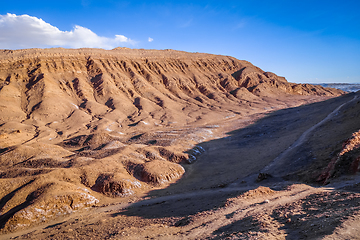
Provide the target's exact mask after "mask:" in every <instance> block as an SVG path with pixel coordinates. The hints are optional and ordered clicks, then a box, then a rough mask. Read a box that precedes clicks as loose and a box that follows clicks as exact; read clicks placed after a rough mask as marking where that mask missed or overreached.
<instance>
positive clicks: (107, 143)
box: [0, 49, 360, 239]
mask: <svg viewBox="0 0 360 240" xmlns="http://www.w3.org/2000/svg"><path fill="white" fill-rule="evenodd" d="M0 62H1V65H0V66H1V69H2V71H1V76H0V80H1V82H0V83H1V86H0V99H1V102H0V103H1V106H0V111H1V113H2V114H1V116H0V120H1V124H0V133H1V135H0V144H1V149H0V163H1V164H0V165H1V166H0V167H1V169H0V170H1V172H0V176H1V179H0V180H1V181H0V186H1V187H2V189H1V200H0V210H1V216H0V219H1V224H2V225H1V235H0V237H1V238H3V239H149V238H150V239H317V238H329V239H356V238H357V236H358V234H359V233H358V229H360V228H359V226H357V223H358V218H359V215H358V208H359V204H358V201H357V198H358V197H360V195H359V186H360V185H359V182H360V179H359V177H358V173H357V172H358V163H359V160H358V159H359V158H358V157H359V156H360V154H359V150H358V148H359V147H360V145H359V142H360V139H359V137H358V135H357V132H358V130H359V125H360V124H359V121H358V119H359V113H360V109H359V102H360V100H359V99H358V95H359V94H358V93H352V94H346V95H341V94H342V92H341V91H337V90H335V89H325V88H322V87H319V86H312V85H298V84H292V83H288V82H287V81H286V80H285V79H284V78H281V77H278V76H276V75H275V74H273V73H268V72H263V71H262V70H261V69H259V68H257V67H255V66H253V65H252V64H251V63H248V62H246V61H240V60H236V59H233V58H231V57H225V56H215V55H209V54H189V53H184V52H176V51H172V50H168V51H146V50H129V49H115V50H112V51H104V50H89V49H82V50H64V49H53V50H41V49H38V50H36V49H35V50H24V51H13V52H11V51H4V52H3V53H2V54H0ZM340 95H341V96H340Z"/></svg>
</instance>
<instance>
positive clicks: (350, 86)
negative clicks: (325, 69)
mask: <svg viewBox="0 0 360 240" xmlns="http://www.w3.org/2000/svg"><path fill="white" fill-rule="evenodd" d="M319 85H320V86H323V87H327V88H336V89H340V90H343V91H345V92H357V91H359V90H360V83H321V84H319Z"/></svg>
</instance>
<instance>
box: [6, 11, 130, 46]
mask: <svg viewBox="0 0 360 240" xmlns="http://www.w3.org/2000/svg"><path fill="white" fill-rule="evenodd" d="M0 33H1V34H0V48H2V49H4V48H10V49H19V48H34V47H70V48H81V47H90V48H91V47H94V48H104V49H112V48H115V47H118V46H124V45H134V44H135V41H133V40H131V39H129V38H127V37H125V36H123V35H115V37H114V38H108V37H102V36H98V35H97V34H96V33H94V32H92V31H91V30H90V29H88V28H85V27H82V26H78V25H75V27H74V28H73V29H72V30H71V31H61V30H59V29H58V28H57V27H55V26H52V25H51V24H49V23H47V22H45V21H43V20H42V19H40V18H37V17H32V16H29V15H15V14H10V13H8V14H7V15H0Z"/></svg>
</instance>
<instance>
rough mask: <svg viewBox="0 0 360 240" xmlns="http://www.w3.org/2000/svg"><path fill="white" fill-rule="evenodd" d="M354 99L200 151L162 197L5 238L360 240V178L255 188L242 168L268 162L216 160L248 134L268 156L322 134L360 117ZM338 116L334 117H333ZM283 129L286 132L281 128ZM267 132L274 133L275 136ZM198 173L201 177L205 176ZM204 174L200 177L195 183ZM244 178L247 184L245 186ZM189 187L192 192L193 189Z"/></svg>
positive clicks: (277, 118) (281, 115) (285, 116)
mask: <svg viewBox="0 0 360 240" xmlns="http://www.w3.org/2000/svg"><path fill="white" fill-rule="evenodd" d="M353 99H354V96H353V95H349V96H344V97H342V98H340V99H331V100H328V101H326V102H322V103H316V104H312V105H307V106H302V107H298V108H294V109H287V110H281V111H279V112H275V113H273V114H271V115H270V116H268V117H266V118H263V119H260V120H259V121H257V122H256V123H255V124H253V125H250V126H248V127H246V128H244V129H242V130H238V131H235V132H232V134H231V136H232V138H230V139H229V138H224V139H218V140H213V141H210V142H207V143H202V144H201V146H203V148H204V149H205V150H206V152H205V153H203V154H202V155H201V156H200V159H199V160H198V161H197V162H195V163H194V164H193V165H189V166H193V167H196V168H197V171H193V172H192V173H191V174H190V175H189V176H188V177H185V178H183V179H181V180H180V181H179V182H178V183H177V184H173V185H171V186H170V187H168V188H166V189H164V190H158V191H153V192H151V193H149V194H148V195H147V196H144V198H143V200H142V201H138V200H135V199H128V200H129V202H128V203H126V204H113V205H109V206H102V207H98V208H94V209H93V210H89V211H87V212H81V213H78V214H75V215H73V216H72V217H70V218H67V219H59V220H58V221H57V222H52V223H49V224H46V225H43V227H37V228H34V229H29V230H28V231H27V232H30V233H26V234H25V232H18V233H16V234H14V235H4V237H11V236H20V235H21V234H24V235H22V236H21V237H20V238H21V239H28V238H30V239H67V238H70V239H71V238H76V239H91V238H93V239H99V238H101V239H146V238H154V239H184V238H186V239H226V238H227V239H318V238H323V237H325V236H326V238H327V239H357V238H358V236H359V229H360V228H359V227H360V226H359V223H358V217H359V215H358V214H359V210H360V205H359V200H360V199H359V198H360V194H359V190H360V189H359V182H360V178H359V176H358V175H345V176H344V177H342V178H340V179H333V180H332V182H331V183H330V184H328V185H327V186H322V187H321V186H309V185H305V184H298V183H295V182H293V181H284V180H283V179H281V178H268V179H265V180H263V181H261V182H256V181H254V179H249V178H246V176H247V173H246V172H243V173H242V172H241V171H239V170H241V167H242V168H246V169H247V168H248V167H252V165H256V166H258V165H261V164H260V163H261V162H262V161H264V158H263V157H262V156H259V157H258V158H254V160H253V161H252V162H243V161H240V162H241V163H238V164H239V166H236V165H234V162H233V159H231V158H228V157H226V158H222V157H220V156H219V155H214V153H215V149H217V151H219V154H220V153H222V154H225V155H226V154H227V153H226V151H220V150H219V149H221V148H224V147H225V146H226V147H227V148H228V147H229V146H231V145H234V144H237V145H238V146H241V145H246V144H245V140H241V139H244V136H247V135H250V134H252V137H251V138H250V137H248V138H247V140H253V143H252V144H251V145H252V146H253V149H254V148H256V147H257V146H263V147H265V148H267V146H266V145H264V144H266V143H267V144H272V142H274V138H273V137H272V136H275V139H277V138H276V135H277V134H281V135H286V134H285V133H286V132H288V134H289V133H290V132H291V133H293V134H294V137H293V139H294V140H293V142H296V140H297V139H299V138H300V139H301V136H302V134H303V133H304V132H307V129H312V130H313V132H312V134H314V132H316V131H320V130H321V127H320V126H318V128H316V129H313V128H312V127H313V126H316V125H317V124H318V123H320V122H323V119H327V120H328V121H330V122H333V121H336V119H337V118H341V117H343V116H344V114H348V113H349V108H350V109H352V107H354V106H355V107H354V108H353V109H352V111H353V113H356V112H358V110H359V106H358V105H359V103H357V102H354V100H353ZM354 104H355V105H354ZM341 105H342V108H340V109H339V108H338V106H341ZM319 109H321V111H320V110H319ZM334 110H336V111H337V114H332V113H333V112H334ZM314 111H316V112H317V113H318V115H316V116H314V118H313V119H311V118H309V119H304V118H302V121H296V119H297V118H295V117H294V113H295V112H296V113H297V114H299V115H298V116H311V113H313V112H314ZM329 116H330V117H329ZM281 121H283V122H285V123H287V124H285V125H284V124H281ZM350 122H351V119H350ZM348 123H349V120H348V121H345V122H344V124H346V125H347V126H348V128H349V125H351V124H348ZM289 124H290V125H289ZM292 124H295V125H292ZM325 125H326V124H325ZM265 126H269V128H268V129H266V131H264V132H265V133H268V134H263V135H262V137H261V139H262V140H263V141H259V139H260V137H259V136H258V135H260V134H261V132H263V130H265V129H264V127H265ZM276 126H277V127H276ZM284 126H290V127H292V131H289V130H286V129H284ZM295 126H297V127H296V128H295ZM337 126H338V127H341V126H342V123H339V122H338V123H337ZM352 127H354V125H353V126H352ZM269 129H272V130H273V131H272V132H271V135H270V134H269ZM294 129H298V130H297V131H295V130H294ZM259 133H260V134H259ZM350 136H351V134H350ZM245 139H246V138H245ZM242 141H243V142H242ZM328 143H331V141H329V142H328ZM289 144H290V145H291V143H287V142H286V141H278V142H277V146H278V147H277V149H273V150H274V151H278V152H279V153H281V150H284V149H286V146H288V145H289ZM299 146H301V145H299ZM299 148H300V149H301V147H299ZM253 149H250V148H248V147H247V148H246V147H244V148H241V147H240V148H239V149H233V150H232V151H238V154H237V155H236V154H233V155H236V156H238V157H237V159H239V158H240V157H239V156H241V157H244V156H250V155H251V154H254V151H253ZM298 151H299V149H298ZM280 155H281V154H280ZM240 159H241V158H240ZM205 161H207V163H204V162H205ZM219 161H220V162H222V163H223V169H217V168H212V169H209V170H206V169H204V166H205V165H207V164H212V162H215V163H216V162H219ZM269 162H271V161H270V160H269V161H268V163H269ZM230 163H232V164H230ZM311 164H313V163H311V162H310V163H308V162H304V163H303V164H302V165H301V166H299V165H297V166H290V165H289V164H288V163H285V164H283V165H280V166H279V169H278V172H277V174H281V173H283V172H291V171H295V170H296V169H298V168H299V167H300V168H301V167H309V166H311ZM240 166H241V167H240ZM218 167H219V165H218ZM325 167H326V165H325ZM199 169H203V172H201V171H200V170H199ZM259 169H260V168H259ZM286 169H287V170H286ZM224 170H226V172H227V175H229V176H232V179H235V177H237V178H239V179H240V181H236V182H235V183H236V184H228V183H231V181H233V180H228V181H229V182H226V180H224V179H229V177H228V178H225V177H222V176H221V174H220V175H219V174H218V173H221V172H222V171H224ZM311 170H314V169H311ZM199 173H200V176H197V175H198V174H199ZM248 173H251V171H248ZM318 173H319V174H320V172H318ZM191 176H192V177H191ZM241 178H242V179H245V181H246V182H245V181H243V180H242V181H241ZM204 179H206V181H204ZM214 183H217V184H218V185H214ZM189 184H190V185H191V186H193V189H190V188H189ZM134 200H135V202H134V203H132V202H133V201H134Z"/></svg>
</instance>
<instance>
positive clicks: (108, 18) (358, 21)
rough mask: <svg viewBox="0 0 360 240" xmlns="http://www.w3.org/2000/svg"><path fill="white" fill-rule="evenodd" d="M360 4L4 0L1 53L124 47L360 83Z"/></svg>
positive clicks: (306, 78) (297, 77)
mask: <svg viewBox="0 0 360 240" xmlns="http://www.w3.org/2000/svg"><path fill="white" fill-rule="evenodd" d="M359 10H360V1H358V0H356V1H347V0H343V1H331V0H328V1H316V0H313V1H308V0H302V1H290V0H286V1H285V0H273V1H270V0H268V1H265V0H257V1H255V0H254V1H252V0H246V1H243V0H238V1H115V0H72V1H69V0H63V1H29V0H28V1H22V0H18V1H5V2H2V3H1V7H0V15H1V16H0V48H8V49H9V48H10V49H20V48H32V47H43V48H48V47H58V46H61V47H71V48H78V47H100V48H105V49H111V48H113V47H117V46H122V47H130V48H145V49H176V50H183V51H190V52H206V53H213V54H222V55H229V56H233V57H236V58H238V59H243V60H247V61H250V62H252V63H253V64H254V65H256V66H258V67H260V68H262V69H263V70H264V71H271V72H274V73H276V74H278V75H280V76H284V77H286V78H287V80H288V81H291V82H302V83H323V82H324V83H326V82H327V83H330V82H350V83H351V82H357V83H360V71H359V67H360V14H359V13H358V12H359Z"/></svg>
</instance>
